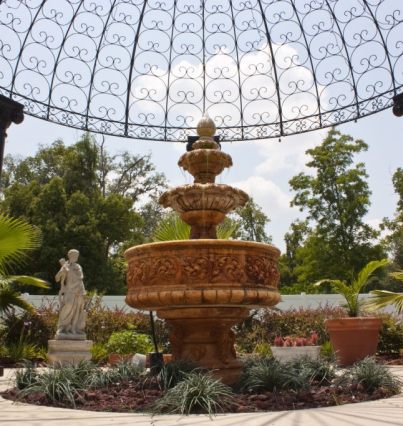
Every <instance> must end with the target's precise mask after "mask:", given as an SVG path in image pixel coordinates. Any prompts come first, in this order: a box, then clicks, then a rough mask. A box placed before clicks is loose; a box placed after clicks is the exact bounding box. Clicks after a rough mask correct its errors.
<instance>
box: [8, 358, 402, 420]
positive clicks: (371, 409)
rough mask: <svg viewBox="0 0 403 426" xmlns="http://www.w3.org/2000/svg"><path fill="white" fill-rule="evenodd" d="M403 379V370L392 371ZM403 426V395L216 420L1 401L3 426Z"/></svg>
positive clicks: (246, 414)
mask: <svg viewBox="0 0 403 426" xmlns="http://www.w3.org/2000/svg"><path fill="white" fill-rule="evenodd" d="M390 368H391V369H392V371H393V372H394V373H395V374H397V375H398V376H400V377H401V378H403V366H399V367H390ZM11 374H12V371H11V370H6V376H7V377H2V378H0V390H4V389H6V388H7V387H9V377H10V375H11ZM211 424H213V425H214V426H301V425H303V426H380V425H382V426H403V394H401V395H397V396H395V397H393V398H389V399H383V400H379V401H372V402H362V403H357V404H348V405H343V406H339V407H329V408H316V409H309V410H296V411H280V412H274V413H242V414H226V415H219V416H217V417H214V418H213V423H212V422H211V420H210V419H209V418H208V417H207V416H201V415H192V416H189V417H180V416H155V417H151V416H149V415H143V414H130V413H97V412H92V411H81V410H70V409H62V408H53V407H42V406H35V405H27V404H14V403H12V402H11V401H7V400H4V399H2V398H0V425H1V426H20V425H21V426H40V425H45V426H46V425H52V426H59V425H60V426H73V425H74V426H92V425H94V426H106V425H114V426H126V425H127V426H128V425H130V426H133V425H136V426H146V425H150V426H190V425H193V426H194V425H202V426H203V425H211Z"/></svg>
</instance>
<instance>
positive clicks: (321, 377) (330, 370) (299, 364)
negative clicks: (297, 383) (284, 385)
mask: <svg viewBox="0 0 403 426" xmlns="http://www.w3.org/2000/svg"><path fill="white" fill-rule="evenodd" d="M287 367H289V368H290V369H293V370H296V371H298V372H299V373H300V375H301V376H303V377H305V378H307V379H308V380H309V382H317V383H318V384H322V383H326V382H327V383H330V382H331V381H332V380H333V379H334V378H335V377H336V364H335V363H334V362H331V361H329V360H326V359H322V358H316V359H314V358H312V357H310V356H307V355H303V356H300V357H297V358H294V359H293V360H292V361H289V362H288V363H286V365H285V368H287Z"/></svg>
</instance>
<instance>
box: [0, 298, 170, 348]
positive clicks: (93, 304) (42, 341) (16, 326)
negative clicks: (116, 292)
mask: <svg viewBox="0 0 403 426" xmlns="http://www.w3.org/2000/svg"><path fill="white" fill-rule="evenodd" d="M86 311H87V324H86V330H85V331H86V333H87V339H89V340H93V341H94V342H96V343H104V344H106V343H107V342H108V339H109V337H110V335H111V334H112V333H114V332H119V331H122V330H126V329H133V330H135V331H137V332H138V333H142V334H147V335H149V336H151V327H150V321H149V317H148V315H144V314H142V313H140V312H133V311H131V312H127V311H125V310H124V309H119V308H114V309H108V308H106V307H104V306H103V305H102V296H91V295H90V296H89V297H88V301H87V303H86ZM37 312H38V315H34V314H31V313H29V312H23V313H21V314H20V313H17V312H16V311H15V310H11V311H10V312H9V313H8V314H7V315H5V316H4V318H3V325H4V328H1V329H0V338H3V339H4V341H5V342H6V345H7V344H10V343H15V342H17V341H18V340H19V337H20V336H21V333H22V332H23V330H24V334H25V336H26V341H27V342H28V343H33V344H36V345H38V346H40V347H44V348H46V349H47V348H48V341H49V340H52V339H54V337H55V334H56V330H57V321H58V304H57V303H56V302H55V303H50V302H49V303H42V305H41V306H39V307H38V308H37ZM26 324H29V326H27V325H26ZM155 329H156V334H157V339H158V341H159V343H160V344H161V345H162V346H164V347H169V343H168V332H169V329H168V328H167V327H166V326H165V323H164V322H163V321H161V320H156V321H155Z"/></svg>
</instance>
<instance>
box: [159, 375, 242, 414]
mask: <svg viewBox="0 0 403 426" xmlns="http://www.w3.org/2000/svg"><path fill="white" fill-rule="evenodd" d="M233 405H235V401H234V395H233V393H232V391H231V388H229V387H228V386H225V385H224V384H223V383H222V382H221V380H217V379H214V378H213V377H212V376H211V375H210V374H202V373H191V374H188V375H187V376H186V377H185V378H184V379H183V380H182V381H181V382H179V383H178V384H177V385H176V386H175V387H173V388H171V389H169V390H168V391H167V393H166V394H165V395H164V396H163V397H162V398H161V399H159V400H158V401H157V402H156V403H155V404H154V406H153V407H152V412H153V413H154V414H182V415H189V414H191V413H204V414H207V415H208V416H209V417H210V418H211V417H212V416H213V415H215V414H217V413H219V412H225V411H226V410H227V409H229V408H230V407H231V406H233Z"/></svg>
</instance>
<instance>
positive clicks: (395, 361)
mask: <svg viewBox="0 0 403 426" xmlns="http://www.w3.org/2000/svg"><path fill="white" fill-rule="evenodd" d="M376 360H377V361H378V362H381V363H383V364H386V365H403V353H402V352H401V353H400V354H389V355H377V356H376Z"/></svg>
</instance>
